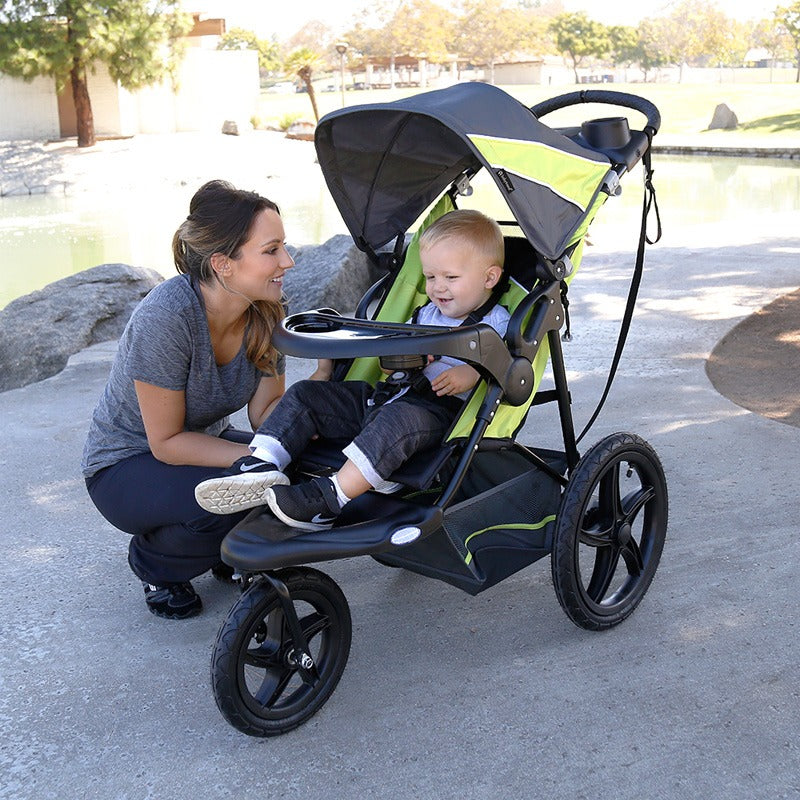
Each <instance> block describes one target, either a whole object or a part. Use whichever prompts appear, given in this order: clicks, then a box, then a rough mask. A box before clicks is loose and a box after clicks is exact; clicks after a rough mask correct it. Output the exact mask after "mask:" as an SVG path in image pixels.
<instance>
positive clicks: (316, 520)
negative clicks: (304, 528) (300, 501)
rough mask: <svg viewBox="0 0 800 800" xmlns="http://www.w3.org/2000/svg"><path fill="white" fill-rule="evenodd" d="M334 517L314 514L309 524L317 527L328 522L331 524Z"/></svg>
mask: <svg viewBox="0 0 800 800" xmlns="http://www.w3.org/2000/svg"><path fill="white" fill-rule="evenodd" d="M333 520H334V517H332V516H330V515H329V516H327V517H326V516H325V515H324V514H315V515H314V516H313V517H311V522H314V523H316V524H317V525H326V524H327V523H329V522H333Z"/></svg>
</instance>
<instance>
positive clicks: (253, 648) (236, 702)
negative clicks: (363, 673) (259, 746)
mask: <svg viewBox="0 0 800 800" xmlns="http://www.w3.org/2000/svg"><path fill="white" fill-rule="evenodd" d="M275 577H276V578H278V579H279V581H281V582H282V583H283V585H285V587H286V589H287V590H288V593H289V597H290V598H291V603H292V605H293V607H294V610H295V612H296V615H297V621H298V622H299V628H300V631H301V632H302V636H303V638H304V639H305V641H306V643H307V645H308V648H307V650H308V652H302V651H301V649H300V648H298V647H297V643H296V641H295V637H294V635H293V633H292V630H291V629H292V621H291V620H290V619H289V617H288V615H287V613H286V611H285V607H284V605H283V603H282V601H281V597H280V595H279V592H278V590H277V589H276V587H275V585H273V583H272V582H271V581H270V580H267V579H265V578H264V579H256V580H255V581H254V582H253V583H252V584H251V586H250V587H249V588H248V589H247V591H245V592H244V593H243V594H242V595H241V597H240V598H239V599H238V601H237V602H236V604H235V605H234V606H233V608H231V610H230V612H229V613H228V616H227V618H226V619H225V621H224V622H223V623H222V626H221V627H220V630H219V633H218V635H217V640H216V643H215V645H214V653H213V658H212V661H211V683H212V688H213V690H214V698H215V699H216V701H217V706H218V707H219V710H220V711H221V712H222V715H223V716H224V717H225V719H227V720H228V722H230V723H231V725H233V726H234V727H235V728H238V729H239V730H240V731H242V732H243V733H246V734H248V735H250V736H276V735H278V734H281V733H286V732H287V731H290V730H292V729H293V728H296V727H297V726H298V725H302V724H303V723H304V722H305V721H306V720H307V719H308V718H309V717H311V716H312V715H313V714H315V713H316V712H317V711H319V709H320V708H322V706H323V705H324V704H325V702H326V701H327V700H328V698H329V697H330V696H331V694H333V691H334V689H335V688H336V685H337V684H338V682H339V678H340V677H341V676H342V672H343V671H344V667H345V664H346V663H347V657H348V655H349V653H350V639H351V635H352V625H351V620H350V609H349V607H348V605H347V600H346V599H345V596H344V594H343V593H342V591H341V589H340V588H339V587H338V585H337V584H336V583H335V582H334V581H333V580H332V579H331V578H329V577H328V576H327V575H325V574H324V573H322V572H319V571H317V570H314V569H309V568H307V567H303V568H293V569H286V570H281V571H280V572H277V573H276V574H275Z"/></svg>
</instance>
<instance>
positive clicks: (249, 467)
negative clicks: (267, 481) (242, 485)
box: [239, 461, 264, 472]
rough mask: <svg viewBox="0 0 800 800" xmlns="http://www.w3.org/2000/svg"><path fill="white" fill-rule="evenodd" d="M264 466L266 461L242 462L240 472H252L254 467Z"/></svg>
mask: <svg viewBox="0 0 800 800" xmlns="http://www.w3.org/2000/svg"><path fill="white" fill-rule="evenodd" d="M263 466H264V462H263V461H262V462H260V463H258V464H242V465H241V466H240V467H239V472H250V470H252V469H259V468H260V467H263Z"/></svg>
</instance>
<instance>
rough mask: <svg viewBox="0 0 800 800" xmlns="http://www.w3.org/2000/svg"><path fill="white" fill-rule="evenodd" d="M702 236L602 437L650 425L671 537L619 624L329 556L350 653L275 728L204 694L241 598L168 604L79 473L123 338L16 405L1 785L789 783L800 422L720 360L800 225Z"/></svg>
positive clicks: (654, 306) (2, 532)
mask: <svg viewBox="0 0 800 800" xmlns="http://www.w3.org/2000/svg"><path fill="white" fill-rule="evenodd" d="M601 230H602V226H601V227H600V228H598V231H601ZM783 230H784V231H785V230H786V229H785V228H783ZM696 234H697V235H694V234H693V233H692V231H689V230H683V231H677V232H675V233H674V235H673V236H672V237H666V238H665V241H664V242H663V243H662V244H661V245H659V246H658V247H655V248H652V249H650V251H649V252H648V261H647V270H646V274H645V278H644V281H643V283H642V289H641V300H640V303H639V306H638V309H637V313H636V316H635V319H634V324H633V327H632V330H631V336H630V342H629V346H628V349H627V351H626V354H625V356H624V358H623V361H622V364H621V367H620V372H619V375H618V378H617V381H616V383H615V387H614V389H613V391H612V394H611V396H610V399H609V401H608V403H607V407H606V409H605V411H604V413H603V414H602V415H601V417H600V419H599V420H598V423H597V424H596V426H595V428H594V429H593V431H592V432H591V433H590V434H589V436H588V437H587V443H591V442H594V441H597V440H598V439H599V438H601V437H602V436H604V435H606V434H608V433H611V432H613V431H617V430H630V431H633V432H636V433H639V434H640V435H642V436H644V437H645V438H646V439H648V440H649V441H650V442H651V443H652V444H653V446H654V447H655V448H656V450H657V451H658V452H659V454H660V456H661V458H662V461H663V463H664V467H665V470H666V474H667V479H668V483H669V492H670V528H669V534H668V541H667V546H666V548H665V551H664V555H663V560H662V564H661V567H660V569H659V571H658V574H657V575H656V579H655V582H654V583H653V585H652V587H651V589H650V591H649V593H648V595H647V597H646V598H645V600H644V602H643V603H642V605H641V607H640V608H639V609H638V610H637V612H636V613H635V614H634V615H633V616H632V617H631V618H630V619H629V620H627V621H626V622H625V623H624V624H622V625H621V626H619V627H618V628H616V629H614V630H612V631H609V632H606V633H604V634H594V633H588V632H585V631H582V630H579V629H578V628H575V627H573V626H572V624H571V623H570V622H569V621H568V620H567V618H566V617H565V616H564V614H563V613H562V611H561V609H560V608H559V606H558V603H557V601H556V598H555V595H554V592H553V590H552V587H551V584H550V576H549V567H548V565H547V562H546V561H543V562H540V563H538V564H535V565H533V566H531V567H529V568H528V569H526V570H524V571H522V572H521V573H519V574H518V575H516V576H513V577H512V578H509V579H508V580H506V581H504V582H503V583H501V584H500V585H499V586H497V587H494V588H493V589H491V590H489V591H487V592H485V593H484V594H482V595H479V596H477V597H474V598H471V597H469V596H467V595H465V594H463V593H461V592H459V591H458V590H456V589H453V588H451V587H449V586H447V585H445V584H442V583H439V582H437V581H433V580H428V579H425V578H422V577H419V576H415V575H411V574H408V573H406V572H404V571H398V570H392V569H385V568H383V567H381V566H380V565H378V564H377V563H375V562H373V561H372V560H371V559H366V558H365V559H354V560H349V561H341V562H336V563H332V564H329V565H324V566H323V569H325V570H326V571H328V572H329V573H330V574H331V575H332V576H333V577H334V578H335V580H337V581H338V582H339V583H340V585H341V586H342V588H343V590H344V592H345V594H346V596H347V598H348V600H349V603H350V606H351V610H352V615H353V623H354V633H353V648H352V652H351V655H350V661H349V664H348V667H347V669H346V671H345V673H344V677H343V679H342V682H341V684H340V685H339V687H338V689H337V691H336V692H335V694H334V695H333V697H332V699H331V700H330V701H329V703H328V704H327V705H326V706H325V708H324V709H323V710H322V711H321V712H320V713H319V714H318V715H317V716H316V717H315V718H313V719H312V720H311V721H310V722H309V723H308V724H307V725H305V726H304V727H302V728H301V729H299V730H297V731H296V732H294V733H292V734H289V735H287V736H284V737H281V738H279V739H276V740H267V741H257V740H252V739H249V738H247V737H245V736H243V735H242V734H240V733H238V732H236V731H235V730H234V729H232V728H231V727H229V726H228V725H227V723H225V722H224V720H223V719H222V717H221V716H220V714H219V713H218V711H217V709H216V707H215V705H214V701H213V697H212V694H211V689H210V686H209V677H208V674H209V662H210V650H211V644H212V642H213V640H214V636H215V634H216V631H217V629H218V627H219V625H220V623H221V621H222V620H223V618H224V616H225V614H226V613H227V610H228V609H229V607H230V605H231V603H232V602H233V599H234V591H233V590H232V589H231V588H230V587H225V586H222V585H219V584H217V583H216V582H215V581H214V580H213V579H211V578H210V577H208V576H205V577H202V578H200V579H198V581H197V588H198V590H199V591H200V593H201V594H202V596H203V599H204V601H205V611H204V613H203V614H202V615H201V616H199V617H197V618H196V619H193V620H189V621H186V622H181V623H170V622H167V621H163V620H159V619H157V618H155V617H153V616H151V615H150V614H148V613H147V612H146V610H145V607H144V603H143V601H142V593H141V588H140V587H139V585H138V582H137V581H136V580H135V579H134V578H133V576H132V575H131V573H130V572H129V570H128V567H127V565H126V562H125V552H126V545H127V540H126V537H125V536H124V535H122V534H120V533H119V532H117V531H115V530H114V529H113V528H111V526H109V525H108V524H107V523H105V522H104V521H103V520H102V519H101V518H100V516H99V515H98V514H97V512H96V511H95V509H94V508H93V507H92V505H91V503H90V501H89V499H88V497H87V496H86V493H85V490H84V487H83V483H82V480H81V477H80V475H79V473H78V462H79V458H80V451H81V447H82V442H83V438H84V434H85V431H86V427H87V424H88V420H89V416H90V414H91V410H92V407H93V405H94V402H95V400H96V399H97V397H98V395H99V393H100V391H101V389H102V386H103V383H104V381H105V377H106V374H107V371H108V366H109V359H110V357H111V354H112V352H113V347H111V346H108V345H101V346H99V347H97V348H94V349H92V350H89V351H85V352H84V353H81V354H79V355H78V356H76V357H74V358H73V359H72V361H71V362H70V364H69V366H68V367H67V369H66V370H65V371H64V372H63V373H61V374H60V375H57V376H55V377H53V378H51V379H48V380H46V381H43V382H41V383H38V384H34V385H31V386H28V387H25V388H23V389H17V390H13V391H10V392H6V393H4V394H0V433H2V439H3V443H4V444H3V450H2V455H0V462H2V474H3V476H4V480H3V481H2V483H1V484H0V508H3V509H4V514H3V526H2V528H0V537H2V538H1V540H2V552H3V557H2V559H0V586H3V587H5V591H4V592H3V594H2V600H0V603H1V604H2V613H1V614H0V620H2V621H1V622H0V630H1V631H2V642H3V647H2V650H0V675H1V676H2V684H1V685H0V797H2V798H9V799H11V798H14V800H46V799H47V798H57V799H58V800H65V798H67V799H69V798H131V799H133V798H136V800H146V799H147V798H154V800H155V799H157V800H161V799H162V798H165V797H177V798H184V797H212V798H223V797H225V798H226V797H239V798H264V797H268V796H282V795H287V794H291V795H298V796H302V797H306V798H359V799H362V798H395V799H404V798H409V799H411V798H414V800H417V799H418V798H437V799H438V798H463V797H475V798H490V797H497V796H501V795H502V796H504V797H508V798H525V799H526V800H527V799H528V798H532V797H552V798H575V797H615V798H618V799H619V800H640V799H641V798H656V797H657V798H660V799H661V800H672V799H673V798H674V799H675V800H684V799H685V798H687V797H714V798H716V799H717V800H727V799H728V798H729V799H730V800H741V798H744V797H756V796H761V797H776V798H777V797H785V798H789V797H797V796H798V795H800V777H798V770H797V764H798V763H800V744H799V743H800V721H799V718H798V713H797V710H798V702H799V700H800V697H799V695H798V683H797V664H798V663H800V637H799V636H798V630H797V614H796V606H797V564H798V563H800V537H798V526H797V519H796V513H795V508H796V506H797V498H798V496H800V473H798V471H797V470H796V469H795V465H796V463H797V453H798V447H800V429H797V428H795V427H792V426H788V425H785V424H781V423H780V422H776V421H773V420H769V419H766V418H764V417H762V416H759V415H756V414H754V413H751V412H749V411H747V410H745V409H743V408H742V407H740V406H737V405H735V404H733V403H732V402H730V401H728V400H726V399H725V398H724V397H723V396H722V395H720V394H719V393H718V392H717V391H715V389H714V388H713V386H712V385H711V383H710V382H709V380H708V378H707V376H706V372H705V360H706V358H707V357H708V355H709V353H710V352H711V350H712V348H713V347H714V346H715V345H716V343H717V342H718V341H719V340H720V339H721V338H722V336H723V335H724V334H725V333H726V332H727V331H728V330H729V329H730V328H731V327H732V326H734V325H735V324H736V323H737V322H739V321H741V320H743V319H745V318H746V317H748V316H749V315H750V314H751V313H753V312H754V311H756V310H757V309H759V308H761V307H763V306H765V305H766V304H768V303H769V302H771V301H773V300H775V299H776V298H778V297H780V296H782V295H785V294H786V293H788V292H789V291H792V290H794V289H796V288H797V286H798V283H799V282H800V280H799V278H798V274H799V272H798V255H797V254H798V252H800V238H798V237H797V236H796V235H795V236H789V235H785V234H781V233H780V232H779V231H777V230H776V231H758V232H750V231H744V230H737V231H733V232H731V231H719V232H718V235H715V233H714V232H713V231H708V230H703V231H702V232H696ZM634 243H635V239H633V238H631V237H630V236H627V237H622V238H618V237H613V238H610V239H609V238H605V237H603V236H597V237H596V239H595V247H594V248H592V249H591V250H590V252H589V253H588V254H587V257H586V259H585V262H584V267H583V269H582V273H581V274H579V275H578V276H577V278H576V281H575V283H574V285H573V295H572V296H573V302H572V305H571V308H570V311H571V315H572V326H573V333H574V341H573V342H572V343H571V344H570V345H568V346H567V347H566V358H567V365H568V369H569V371H570V377H571V388H572V394H573V398H574V401H575V406H574V411H575V416H576V419H577V421H578V425H580V423H581V422H582V421H584V420H585V419H587V417H588V415H589V413H590V411H591V409H592V408H593V406H594V403H595V402H596V399H597V398H598V396H599V393H600V391H601V388H602V385H603V382H604V378H605V370H606V368H607V364H608V361H609V359H610V357H611V353H612V351H613V343H614V341H615V337H616V330H617V324H618V319H619V317H620V315H621V310H622V307H623V304H624V296H625V291H626V287H627V282H628V279H629V275H630V267H631V264H632V261H633V253H632V250H633V246H634ZM623 250H624V252H622V251H623ZM302 371H303V367H302V366H301V365H299V364H298V363H297V362H294V361H293V362H292V364H291V377H292V378H294V377H297V376H298V375H299V374H301V373H302ZM555 417H556V415H555V413H554V412H553V410H552V409H549V408H543V409H540V410H537V411H536V413H535V415H532V417H531V419H530V420H529V422H528V424H527V425H526V428H525V430H524V432H523V433H522V435H521V439H522V440H523V441H525V442H529V443H531V444H540V445H544V446H548V445H557V444H558V442H557V430H558V427H557V420H556V418H555ZM130 491H136V487H133V486H132V487H130Z"/></svg>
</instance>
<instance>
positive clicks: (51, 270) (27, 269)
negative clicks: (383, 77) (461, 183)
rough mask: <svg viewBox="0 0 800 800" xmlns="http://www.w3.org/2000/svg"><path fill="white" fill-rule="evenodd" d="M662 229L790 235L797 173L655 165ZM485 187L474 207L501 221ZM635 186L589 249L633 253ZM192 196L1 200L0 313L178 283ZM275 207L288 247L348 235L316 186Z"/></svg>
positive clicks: (774, 167) (700, 162) (794, 169)
mask: <svg viewBox="0 0 800 800" xmlns="http://www.w3.org/2000/svg"><path fill="white" fill-rule="evenodd" d="M654 162H655V163H654V166H655V179H654V182H655V184H656V188H657V192H658V201H659V206H660V208H661V216H662V220H663V223H664V228H665V236H664V239H663V240H662V245H664V244H666V245H670V244H672V245H679V244H684V243H686V239H687V237H689V238H692V237H699V238H700V239H701V240H702V238H703V236H704V235H706V234H708V233H709V232H710V231H712V230H714V231H716V232H717V233H718V234H719V233H720V232H721V235H723V236H724V235H725V231H726V230H727V231H729V232H731V233H732V232H736V236H737V237H738V238H739V239H741V235H742V231H753V232H754V233H755V232H760V233H767V232H769V233H771V234H773V235H782V234H783V235H796V226H797V219H798V211H800V163H798V162H797V161H777V160H767V159H749V160H743V159H733V158H709V157H691V158H690V157H673V156H669V157H668V156H659V155H656V156H654ZM488 183H489V181H488V179H487V180H486V182H485V184H484V185H480V181H478V184H479V185H478V186H477V188H476V194H475V197H476V198H478V199H479V200H478V203H477V205H478V206H479V207H482V208H484V209H485V210H486V211H487V212H488V213H494V214H495V215H496V216H498V217H503V218H507V217H508V214H507V212H506V211H505V209H504V206H503V204H502V201H501V200H499V199H498V196H497V195H496V193H495V192H494V190H493V189H492V188H491V187H489V186H488V185H486V184H488ZM640 184H641V178H640V176H639V175H632V176H629V177H628V178H627V179H626V180H625V181H623V187H624V189H623V194H622V197H621V198H619V199H618V200H617V199H613V200H612V201H609V202H608V203H607V204H606V207H605V208H604V209H603V210H602V211H601V213H600V215H598V219H597V220H596V222H595V223H594V225H593V229H592V239H593V241H594V242H595V243H596V244H599V245H601V246H602V247H606V248H608V247H612V248H614V247H619V248H626V249H627V248H635V245H636V240H635V238H632V237H635V231H636V229H637V226H638V221H639V208H640V204H641V192H640ZM195 188H196V187H177V186H176V187H175V188H174V189H172V190H166V191H163V192H162V193H161V194H160V195H159V196H157V197H153V196H152V194H145V193H144V191H142V192H141V193H137V192H136V191H132V192H127V193H121V194H116V195H113V196H112V195H109V196H102V195H101V196H99V195H91V196H86V195H83V196H81V195H66V196H55V195H36V196H31V197H6V198H0V308H2V307H3V306H5V305H6V304H7V303H9V302H10V301H11V300H13V299H14V298H16V297H19V296H21V295H23V294H27V293H28V292H31V291H33V290H35V289H40V288H42V287H43V286H45V285H46V284H47V283H50V282H51V281H54V280H58V279H59V278H63V277H66V276H67V275H71V274H74V273H75V272H79V271H80V270H83V269H86V268H88V267H93V266H96V265H97V264H104V263H114V262H122V263H126V264H134V265H138V266H146V267H151V268H153V269H156V270H157V271H159V272H161V273H162V274H163V275H165V276H169V275H172V274H174V267H173V266H172V263H171V257H170V253H171V242H172V234H173V233H174V231H175V228H176V227H177V225H178V224H179V222H180V221H181V220H182V219H183V218H184V216H185V214H186V209H187V208H188V204H189V199H190V197H191V194H192V193H193V191H194V190H195ZM282 189H283V190H284V191H282V192H281V196H280V197H276V198H275V199H276V200H277V201H278V202H279V204H280V206H281V211H282V213H283V217H284V225H285V228H286V233H287V237H288V239H289V242H290V243H291V244H296V245H302V244H317V243H320V242H324V241H325V240H327V239H328V238H330V237H331V236H333V235H335V234H337V233H346V232H347V231H346V229H345V227H344V223H343V222H342V220H341V217H340V215H339V212H338V210H337V209H336V206H335V205H334V203H333V201H332V200H331V199H330V196H329V195H328V192H327V189H326V188H325V186H324V182H323V180H322V178H321V177H320V180H319V185H318V186H317V187H309V186H307V185H302V186H296V187H295V188H294V189H293V190H291V191H289V192H287V191H285V190H286V189H287V187H286V186H284V187H282Z"/></svg>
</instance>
